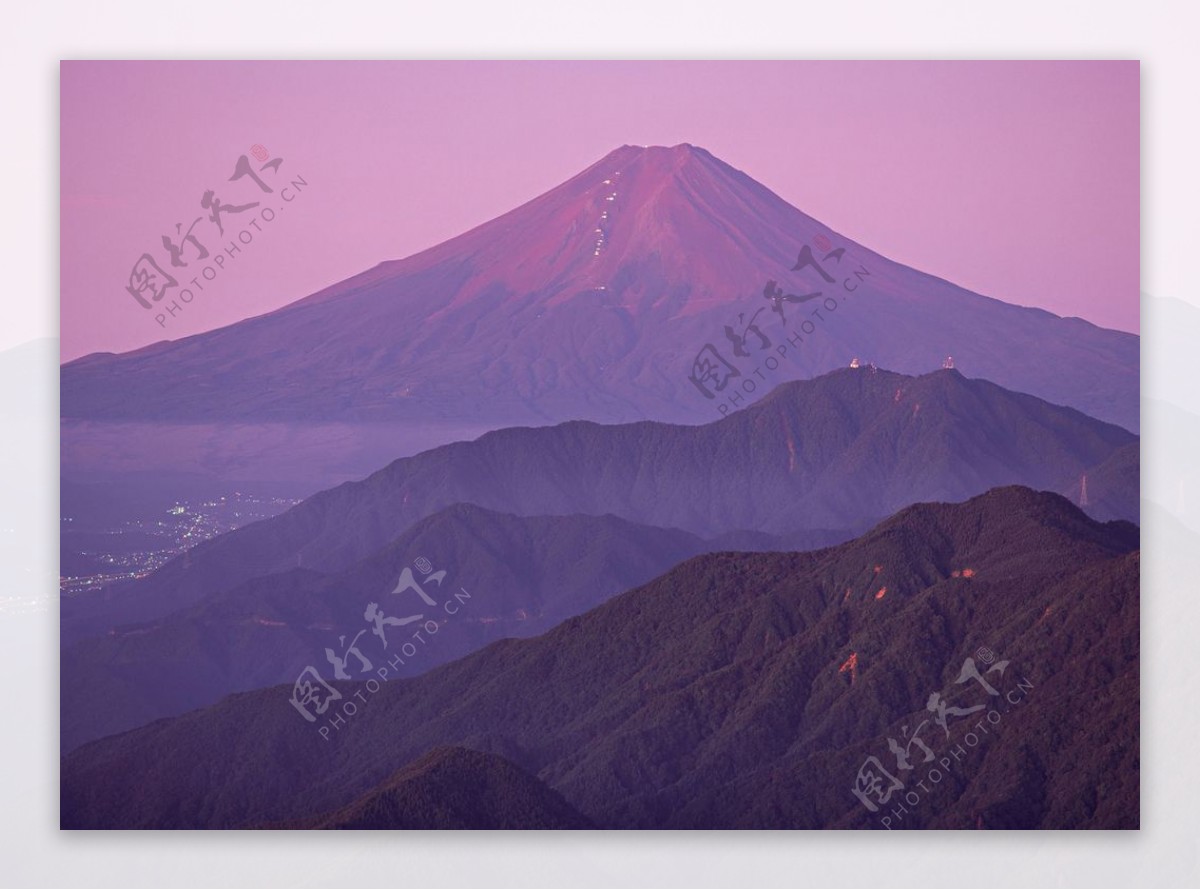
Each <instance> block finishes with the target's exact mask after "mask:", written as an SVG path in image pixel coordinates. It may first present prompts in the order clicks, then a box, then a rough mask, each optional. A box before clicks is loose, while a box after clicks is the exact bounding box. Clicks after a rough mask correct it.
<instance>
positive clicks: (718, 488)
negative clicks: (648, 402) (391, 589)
mask: <svg viewBox="0 0 1200 890" xmlns="http://www.w3.org/2000/svg"><path fill="white" fill-rule="evenodd" d="M1136 441H1137V440H1136V437H1135V436H1134V435H1133V434H1132V433H1129V432H1127V431H1125V430H1123V429H1121V428H1119V427H1115V426H1112V425H1110V424H1105V423H1101V422H1100V421H1097V420H1094V419H1092V418H1090V417H1087V416H1086V415H1083V414H1080V413H1079V412H1078V411H1075V410H1073V409H1070V408H1063V407H1059V406H1055V405H1050V404H1048V403H1046V402H1043V401H1041V400H1040V399H1036V398H1034V397H1033V396H1029V395H1024V394H1021V393H1013V392H1009V391H1007V390H1005V389H1002V388H1001V387H998V386H996V385H994V384H991V383H989V382H987V381H984V380H971V379H968V378H965V377H963V376H962V375H961V374H959V373H958V372H957V371H953V370H948V371H937V372H934V373H931V374H927V375H925V376H923V377H906V376H904V375H901V374H894V373H890V372H887V371H874V370H871V369H867V368H859V369H853V370H852V369H843V370H841V371H836V372H833V373H831V374H828V375H826V376H824V377H821V378H818V379H816V380H812V381H802V382H795V383H790V384H785V385H783V386H780V387H778V388H777V389H776V390H775V391H774V392H772V393H771V394H769V395H768V396H766V397H764V398H763V399H762V400H761V402H759V403H758V404H756V405H754V406H752V407H751V408H748V409H746V410H744V411H740V412H737V413H736V414H733V415H731V416H729V417H726V418H723V419H721V420H719V421H716V422H714V423H710V424H707V425H705V426H699V427H685V426H674V425H670V424H661V423H650V422H644V423H634V424H626V425H622V426H615V427H606V426H600V425H597V424H593V423H586V422H572V423H565V424H561V425H559V426H555V427H540V428H515V429H506V430H498V431H496V432H492V433H488V434H487V435H485V436H482V437H480V438H479V439H477V440H475V441H473V442H459V443H455V444H452V445H446V446H442V447H440V448H435V449H432V450H431V451H426V452H423V453H421V454H419V455H416V456H414V457H411V458H404V459H402V460H398V461H395V462H393V463H392V464H390V465H388V466H387V467H385V468H384V469H382V470H380V471H379V472H377V473H375V474H373V475H372V476H370V477H368V478H367V479H365V480H362V481H361V482H355V483H346V484H343V485H340V486H338V487H336V488H333V489H330V490H328V491H325V492H321V493H320V494H317V495H315V496H313V497H311V498H309V499H308V500H306V501H304V502H303V503H301V504H299V505H297V506H296V507H295V508H293V509H291V510H289V511H287V512H286V513H284V514H282V515H280V516H278V517H275V518H273V519H271V520H268V521H265V522H258V523H255V524H253V525H250V526H247V527H245V528H242V529H239V530H237V531H235V532H233V533H230V534H226V535H223V536H221V537H220V538H218V539H216V540H213V541H209V542H207V543H204V544H201V545H199V546H197V547H196V548H194V549H193V550H191V551H190V552H189V554H188V556H187V558H186V559H184V558H179V559H176V560H174V561H173V562H171V563H169V564H168V565H167V566H165V567H164V568H163V569H161V570H160V571H159V572H157V573H156V574H155V575H153V576H151V577H150V578H147V579H143V580H141V581H138V582H135V583H133V584H130V585H124V586H122V587H119V588H114V589H113V590H111V591H108V592H106V593H104V594H100V595H92V596H90V597H88V598H87V599H86V600H84V601H80V602H66V603H64V611H63V631H64V635H65V637H66V639H68V640H74V639H78V638H79V637H80V636H84V635H88V634H90V633H96V632H104V631H106V630H107V629H108V628H110V627H112V626H113V625H114V624H118V623H122V622H129V621H146V620H150V619H153V618H157V617H160V616H162V615H165V614H168V613H170V612H171V611H174V610H176V609H179V608H183V607H185V606H187V605H189V604H191V603H193V602H195V601H197V600H198V599H200V598H201V597H203V596H205V595H208V594H211V593H214V592H216V591H220V590H227V589H230V588H232V587H234V586H236V585H238V584H240V583H243V582H244V581H246V580H248V579H249V578H252V577H255V576H257V575H265V574H271V573H275V572H279V571H283V570H286V569H289V568H295V567H297V566H299V567H302V568H311V569H316V570H319V571H322V572H334V571H338V570H340V569H343V568H345V567H347V566H349V565H352V564H353V563H354V562H355V561H357V560H360V559H363V558H365V557H366V556H368V555H369V554H371V553H372V552H375V551H377V550H379V549H380V548H382V547H383V546H385V545H386V544H387V543H388V542H389V541H391V540H393V539H394V538H396V537H397V536H398V535H399V534H401V533H402V532H403V531H404V530H405V529H406V528H408V527H410V526H411V525H412V524H413V523H415V522H417V521H419V520H421V519H423V518H424V517H426V516H429V515H430V514H432V513H434V512H436V511H437V510H440V509H443V508H445V507H447V506H449V505H451V504H454V503H458V502H470V503H475V504H478V505H480V506H482V507H484V508H487V509H490V510H497V511H502V512H506V513H514V514H517V515H556V514H573V513H583V514H590V515H603V514H609V513H611V514H613V515H615V516H618V517H621V518H623V519H626V520H629V521H632V522H638V523H643V524H646V525H653V526H658V527H662V528H680V529H684V530H686V531H690V532H693V533H695V534H698V535H702V536H705V537H715V536H717V535H720V534H723V533H726V532H730V531H736V530H751V531H765V532H768V533H773V534H786V533H792V532H795V531H797V530H803V529H847V528H862V527H864V525H865V524H866V523H869V522H872V521H876V520H878V519H879V518H880V517H883V516H887V515H890V514H891V513H894V512H895V511H896V510H898V509H900V508H902V507H904V506H906V505H908V504H911V503H915V502H918V501H923V500H961V499H964V498H967V497H971V496H973V495H976V494H979V493H981V492H983V491H986V490H988V489H989V488H993V487H995V486H999V485H1009V484H1022V485H1028V486H1030V487H1032V488H1038V489H1048V490H1061V489H1062V488H1063V486H1064V483H1065V480H1069V479H1076V478H1078V477H1079V475H1080V473H1082V472H1083V471H1085V470H1086V469H1088V468H1090V467H1093V466H1095V465H1097V464H1099V463H1101V462H1102V461H1104V460H1106V459H1107V458H1108V457H1110V456H1111V455H1112V454H1113V452H1114V451H1116V450H1117V449H1119V448H1122V447H1125V446H1127V445H1130V444H1131V443H1134V442H1136ZM1133 494H1136V492H1133V493H1130V496H1132V495H1133ZM1128 509H1130V510H1136V506H1133V507H1129V508H1128Z"/></svg>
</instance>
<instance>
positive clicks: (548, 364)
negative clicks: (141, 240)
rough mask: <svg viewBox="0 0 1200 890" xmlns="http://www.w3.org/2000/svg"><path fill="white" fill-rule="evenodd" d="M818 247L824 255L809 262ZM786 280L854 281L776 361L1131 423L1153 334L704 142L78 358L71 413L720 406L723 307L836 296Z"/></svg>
mask: <svg viewBox="0 0 1200 890" xmlns="http://www.w3.org/2000/svg"><path fill="white" fill-rule="evenodd" d="M805 247H807V248H808V249H809V250H815V251H816V253H815V254H814V258H815V259H816V260H817V261H819V262H821V263H823V266H822V269H821V273H823V274H820V273H819V272H818V270H817V269H814V268H807V267H806V268H801V269H800V270H799V271H793V267H794V266H796V265H797V256H798V254H799V253H800V251H801V249H802V248H805ZM837 250H843V251H844V253H843V254H837V253H835V251H837ZM859 270H867V274H865V275H864V276H862V277H859V276H858V275H856V272H858V271H859ZM768 281H777V282H778V283H779V287H780V288H781V290H783V291H787V292H789V293H794V294H807V293H811V292H815V291H818V290H819V291H822V292H823V293H824V294H825V295H826V296H833V297H836V299H837V300H839V301H840V304H841V305H840V306H839V307H838V308H837V309H836V311H833V312H828V313H826V316H825V318H824V320H823V321H821V323H820V330H819V331H817V332H814V333H813V335H812V336H809V337H806V338H805V341H804V344H803V348H795V349H793V350H792V352H791V355H789V356H788V357H786V358H785V359H784V362H783V368H782V370H781V371H780V374H781V375H782V377H781V378H780V379H796V378H809V377H812V376H815V375H818V374H821V373H824V372H827V371H830V370H832V369H834V368H838V367H843V366H844V365H845V364H846V363H847V362H849V360H850V358H851V357H852V356H855V355H861V356H863V357H864V359H872V360H874V361H875V362H877V363H878V364H880V365H884V366H886V367H889V368H894V369H896V370H899V371H903V372H906V373H914V374H918V373H924V372H925V371H927V370H929V369H931V368H936V367H938V366H939V365H940V364H941V362H942V359H943V358H944V357H945V356H946V355H947V354H952V355H954V356H955V357H956V358H957V359H958V360H959V363H960V366H961V367H963V368H966V369H968V370H969V372H970V373H971V374H973V375H977V376H980V377H986V378H988V379H990V380H994V381H996V382H997V383H999V384H1001V385H1003V386H1006V387H1008V388H1010V389H1014V390H1018V391H1021V392H1030V393H1034V394H1036V395H1038V396H1040V397H1042V398H1045V399H1048V400H1049V401H1051V402H1054V403H1056V404H1066V405H1071V406H1073V407H1076V408H1079V409H1080V410H1082V411H1085V412H1086V413H1088V414H1090V415H1093V416H1095V417H1100V418H1103V419H1105V420H1109V421H1113V422H1115V423H1119V424H1121V425H1123V426H1126V427H1127V428H1130V429H1135V430H1136V429H1137V422H1138V367H1139V365H1138V361H1139V346H1138V338H1137V336H1135V335H1133V334H1128V333H1122V332H1119V331H1111V330H1105V329H1102V328H1098V327H1096V326H1095V325H1092V324H1089V323H1088V322H1086V321H1083V320H1081V319H1078V318H1059V317H1058V316H1055V315H1053V314H1051V313H1049V312H1046V311H1043V310H1041V309H1033V308H1025V307H1022V306H1016V305H1012V304H1010V303H1004V302H1000V301H999V300H995V299H989V298H987V297H982V296H979V295H978V294H974V293H971V292H970V291H967V290H964V289H963V288H960V287H957V286H955V285H953V284H951V283H949V282H947V281H944V280H942V279H939V278H935V277H933V276H931V275H927V274H924V273H922V272H918V271H916V270H914V269H910V268H908V267H906V266H903V265H900V264H899V263H896V262H893V261H891V260H889V259H887V258H886V257H883V256H881V255H879V254H877V253H874V252H872V251H871V250H869V249H867V248H866V247H864V246H862V245H858V244H855V243H854V242H853V241H850V240H849V239H848V238H845V237H843V236H842V235H840V234H838V233H836V232H833V231H831V230H830V229H829V228H828V227H827V226H825V225H823V224H821V223H820V222H819V221H818V220H815V219H813V218H811V217H809V216H807V215H805V214H804V213H802V212H801V211H799V210H797V209H796V208H794V207H792V206H791V205H789V204H788V203H787V202H786V201H784V200H783V199H781V198H780V197H779V196H777V195H775V194H774V193H772V192H771V191H770V190H769V189H767V188H765V187H764V186H762V185H760V184H759V183H757V182H755V181H754V180H753V179H751V178H750V177H749V176H747V175H746V174H744V173H742V172H740V171H738V170H736V169H734V168H733V167H731V166H729V165H728V164H725V163H724V162H722V161H720V160H718V159H717V158H715V157H713V156H712V155H711V154H709V153H708V152H707V151H704V150H703V149H700V148H696V147H693V146H690V145H678V146H675V147H673V148H662V147H650V148H642V147H637V146H631V145H626V146H623V147H621V148H619V149H617V150H615V151H613V152H612V153H610V154H609V155H607V156H606V157H604V158H602V159H601V160H600V161H598V162H597V163H596V164H594V165H592V166H591V167H589V168H588V169H586V170H584V171H583V172H581V173H579V174H578V175H577V176H575V177H573V178H571V179H570V180H568V181H567V182H565V183H563V184H561V185H559V186H558V187H556V188H554V189H552V190H550V191H549V192H546V193H545V194H543V195H541V196H540V197H538V198H535V199H534V200H532V201H530V202H528V203H527V204H524V205H523V206H521V207H518V208H516V209H515V210H513V211H511V212H509V213H507V214H505V215H503V216H501V217H499V218H497V219H494V220H492V221H490V222H488V223H486V224H484V225H481V226H479V227H478V228H475V229H472V230H471V231H469V232H466V233H465V234H463V235H460V236H458V237H456V238H453V239H451V240H449V241H446V242H444V243H443V244H440V245H438V246H436V247H433V248H431V249H429V250H426V251H423V252H421V253H418V254H416V255H414V256H410V257H408V258H407V259H403V260H400V261H395V262H385V263H382V264H381V265H379V266H377V267H375V268H373V269H371V270H369V271H366V272H364V273H362V274H360V275H356V276H354V277H353V278H350V279H348V280H346V281H344V282H341V283H340V284H336V285H334V286H332V287H330V288H327V289H326V290H324V291H321V292H320V293H317V294H313V295H312V296H309V297H307V298H305V299H302V300H298V301H297V302H295V303H292V304H290V305H288V306H285V307H283V308H281V309H279V310H276V311H274V312H270V313H268V314H266V315H262V316H258V317H256V318H249V319H246V320H244V321H241V322H239V323H237V324H234V325H230V326H228V327H225V328H221V329H219V330H215V331H210V332H208V333H205V334H200V335H197V336H193V337H188V338H185V339H183V340H180V341H177V342H167V341H164V342H161V343H157V344H154V345H152V346H148V347H146V348H144V349H140V350H137V351H135V352H131V353H127V354H124V355H111V354H94V355H90V356H86V357H84V358H81V359H78V360H76V361H73V362H70V363H68V364H66V365H65V366H63V368H62V414H63V417H65V418H105V419H140V420H191V421H196V420H200V421H218V420H220V421H252V422H256V423H257V422H263V421H271V420H287V421H305V422H318V421H329V420H345V421H377V420H389V421H405V422H420V421H429V420H435V419H450V420H457V419H461V418H464V417H470V418H472V419H475V420H479V421H485V420H486V421H489V422H491V423H492V424H493V425H494V426H512V425H515V424H521V423H546V422H558V421H563V420H570V419H579V418H583V419H590V420H595V421H600V422H609V423H612V422H628V421H633V420H639V419H654V420H671V421H676V422H692V421H695V420H696V419H698V418H701V417H705V416H709V415H711V414H712V413H713V407H712V404H711V403H709V402H707V401H706V400H705V399H703V398H702V397H701V396H700V395H699V394H698V393H697V390H696V389H695V388H694V386H693V385H692V383H691V382H690V381H689V380H688V375H689V373H690V372H691V370H692V363H693V360H694V359H695V358H696V356H697V353H698V352H699V351H700V350H701V348H702V347H703V346H704V344H705V343H707V342H716V343H719V344H720V345H721V346H723V347H725V346H727V343H726V340H725V339H724V338H723V336H722V331H723V330H724V328H725V326H726V325H731V326H732V325H738V326H739V330H740V329H741V328H740V325H741V323H740V322H739V320H738V316H739V314H744V315H745V316H746V317H747V318H750V317H751V316H753V315H754V313H756V312H757V311H758V310H763V311H762V314H761V317H760V318H759V322H758V324H759V327H760V328H761V329H762V330H763V332H764V336H766V337H768V338H769V339H770V340H771V343H772V346H771V348H772V349H773V348H775V346H776V345H777V344H781V343H784V342H786V341H787V339H788V338H789V337H791V336H793V335H794V334H795V333H796V332H797V329H798V327H799V325H800V324H801V323H802V322H804V321H808V320H810V318H811V316H810V313H811V311H812V307H813V306H816V307H817V308H820V305H821V304H820V303H814V304H810V305H808V306H794V307H788V308H789V309H790V312H791V317H790V320H789V323H788V324H786V325H785V323H784V318H785V317H786V316H784V315H780V316H779V317H776V316H775V313H773V312H772V311H771V308H770V307H771V304H770V303H769V302H768V301H767V299H765V298H764V286H765V285H766V283H767V282H768ZM851 285H852V286H853V291H851V290H850V287H851ZM176 295H177V292H175V291H172V292H170V293H169V294H168V296H167V297H166V298H165V300H164V308H163V310H162V311H163V312H165V311H166V308H165V306H166V304H169V303H170V301H171V300H172V299H175V297H176ZM1005 296H1010V297H1012V298H1013V299H1018V300H1019V299H1021V297H1020V295H1005ZM751 336H753V335H751ZM750 342H751V343H756V342H757V341H756V340H753V339H752V340H751V341H750ZM284 344H286V346H285V345H284ZM764 352H766V350H764ZM757 361H761V359H757V360H755V361H750V362H748V363H747V364H746V365H745V366H744V367H743V371H742V373H743V375H751V374H752V373H753V369H754V367H755V366H756V363H757ZM760 392H761V390H760ZM131 447H136V443H133V444H131Z"/></svg>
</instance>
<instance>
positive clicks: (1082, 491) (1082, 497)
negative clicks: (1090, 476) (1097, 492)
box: [1079, 473, 1088, 507]
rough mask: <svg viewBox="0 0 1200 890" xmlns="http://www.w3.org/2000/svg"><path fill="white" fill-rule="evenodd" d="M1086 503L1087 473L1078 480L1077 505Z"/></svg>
mask: <svg viewBox="0 0 1200 890" xmlns="http://www.w3.org/2000/svg"><path fill="white" fill-rule="evenodd" d="M1087 505H1088V496H1087V473H1084V474H1083V477H1082V478H1081V479H1080V480H1079V506H1081V507H1086V506H1087Z"/></svg>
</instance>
